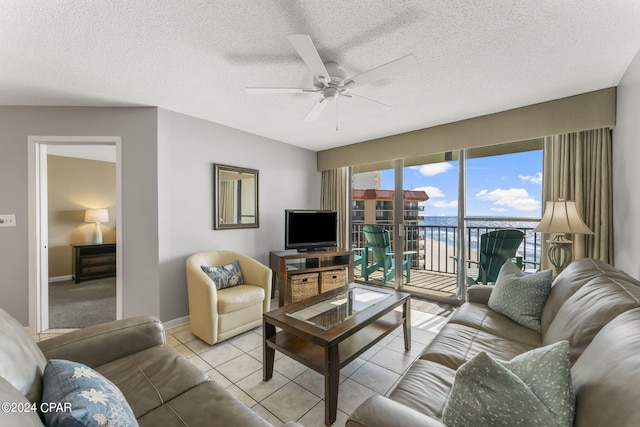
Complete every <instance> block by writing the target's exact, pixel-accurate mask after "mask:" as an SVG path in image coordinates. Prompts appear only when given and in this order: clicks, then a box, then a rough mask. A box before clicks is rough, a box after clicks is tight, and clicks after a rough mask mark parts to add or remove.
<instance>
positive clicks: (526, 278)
mask: <svg viewBox="0 0 640 427" xmlns="http://www.w3.org/2000/svg"><path fill="white" fill-rule="evenodd" d="M552 273H553V272H552V271H551V270H545V271H540V272H538V273H534V274H529V275H525V274H524V273H523V272H522V271H521V270H520V269H519V268H518V267H517V266H516V265H515V264H513V263H511V262H506V263H505V264H504V265H503V266H502V268H501V269H500V273H499V274H498V278H497V279H496V283H495V285H494V287H493V290H492V291H491V296H490V297H489V303H488V305H489V308H490V309H492V310H493V311H496V312H498V313H500V314H504V315H505V316H507V317H508V318H510V319H511V320H513V321H514V322H516V323H519V324H520V325H522V326H524V327H526V328H529V329H533V330H534V331H538V332H542V327H541V325H540V321H541V319H542V311H543V309H544V305H545V304H546V302H547V298H548V297H549V292H551V282H552V277H551V275H552Z"/></svg>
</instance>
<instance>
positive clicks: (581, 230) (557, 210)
mask: <svg viewBox="0 0 640 427" xmlns="http://www.w3.org/2000/svg"><path fill="white" fill-rule="evenodd" d="M533 232H534V233H555V234H556V235H555V237H554V238H553V239H551V240H547V243H548V244H549V250H548V251H547V257H548V258H549V261H550V262H551V264H553V266H554V267H555V273H556V275H558V274H559V273H560V272H561V271H562V270H564V268H565V267H566V266H568V265H569V264H570V263H571V261H572V259H573V253H572V251H571V246H572V244H573V241H572V240H568V239H566V238H565V234H593V231H591V230H590V229H589V227H588V226H587V224H585V223H584V221H582V218H581V217H580V214H579V213H578V209H577V208H576V202H573V201H566V200H562V199H561V200H559V201H557V202H547V203H546V207H545V210H544V215H543V216H542V219H541V220H540V223H539V224H538V226H537V227H536V228H534V229H533Z"/></svg>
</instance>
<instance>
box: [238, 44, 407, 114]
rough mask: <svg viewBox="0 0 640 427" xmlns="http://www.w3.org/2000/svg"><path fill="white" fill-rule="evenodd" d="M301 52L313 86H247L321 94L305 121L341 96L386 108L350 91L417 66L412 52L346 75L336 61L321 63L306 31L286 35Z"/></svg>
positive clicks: (253, 89) (263, 90)
mask: <svg viewBox="0 0 640 427" xmlns="http://www.w3.org/2000/svg"><path fill="white" fill-rule="evenodd" d="M287 39H289V42H290V43H291V44H292V45H293V47H294V48H295V50H296V51H297V52H298V55H300V57H301V58H302V60H303V61H304V63H305V64H306V65H307V67H308V68H309V70H311V72H312V73H313V87H310V88H287V87H247V88H245V90H246V91H247V92H249V93H311V94H319V95H320V98H319V99H318V100H317V101H316V103H315V104H314V105H313V107H312V108H311V110H310V111H309V113H307V115H306V117H305V118H304V120H305V121H312V120H315V119H317V118H318V117H319V116H320V114H321V113H322V111H323V110H324V108H325V107H326V106H327V104H328V103H329V102H331V101H334V100H335V101H336V102H337V100H338V98H339V97H341V96H344V97H346V98H351V97H354V96H355V97H358V98H362V99H365V100H367V101H371V102H375V103H376V104H380V105H383V106H385V107H389V108H390V107H391V106H390V105H387V104H384V103H382V102H379V101H376V100H373V99H371V98H367V97H365V96H362V95H358V94H356V93H353V92H350V89H352V88H354V87H360V86H364V85H366V84H370V83H373V82H376V81H378V80H382V79H385V78H388V77H390V76H392V75H394V74H399V73H403V72H405V71H408V70H410V69H412V68H413V67H415V66H416V65H417V61H416V58H415V57H414V56H413V55H407V56H404V57H402V58H399V59H396V60H394V61H391V62H389V63H387V64H384V65H381V66H379V67H376V68H373V69H371V70H369V71H365V72H363V73H361V74H358V75H356V76H353V77H349V78H347V75H346V73H345V72H344V70H342V69H341V68H340V67H339V66H338V64H336V63H335V62H322V59H321V58H320V54H319V53H318V50H317V49H316V47H315V46H314V44H313V41H311V37H309V36H308V35H306V34H292V35H290V36H287Z"/></svg>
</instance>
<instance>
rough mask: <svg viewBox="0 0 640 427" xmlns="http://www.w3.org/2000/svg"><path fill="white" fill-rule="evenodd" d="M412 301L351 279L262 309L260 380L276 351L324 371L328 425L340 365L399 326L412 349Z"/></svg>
mask: <svg viewBox="0 0 640 427" xmlns="http://www.w3.org/2000/svg"><path fill="white" fill-rule="evenodd" d="M410 301H411V300H410V296H409V294H406V293H401V292H396V291H393V290H388V289H381V288H374V287H370V286H365V285H360V284H355V283H352V284H350V285H348V286H346V287H343V288H339V289H335V290H333V291H330V292H326V293H323V294H321V295H318V296H315V297H313V298H309V299H307V300H304V301H300V302H297V303H294V304H291V305H287V306H284V307H280V308H277V309H275V310H272V311H270V312H268V313H265V314H264V315H263V327H264V334H263V339H264V347H263V351H264V362H263V363H264V366H263V376H264V380H265V381H268V380H270V379H271V377H272V376H273V362H274V359H275V351H276V350H277V351H279V352H281V353H283V354H285V355H286V356H288V357H290V358H292V359H294V360H297V361H298V362H300V363H302V364H304V365H305V366H307V367H309V368H311V369H313V370H314V371H316V372H319V373H321V374H322V375H324V378H325V381H324V397H325V424H326V425H331V424H332V423H333V422H334V421H335V420H336V414H337V406H338V384H339V380H340V369H341V368H343V367H344V366H346V365H347V364H349V363H350V362H351V361H352V360H354V359H355V358H357V357H358V356H360V355H361V354H362V353H364V352H365V351H367V350H368V349H369V348H371V347H372V346H373V345H374V344H375V343H377V342H378V341H380V340H381V339H382V338H384V337H385V336H387V335H388V334H389V333H391V332H392V331H393V330H394V329H396V328H397V327H399V326H401V325H402V327H403V332H404V347H405V349H406V350H410V349H411V327H410V325H411V319H410V313H411V310H410ZM400 306H402V309H401V310H400V309H398V310H396V308H399V307H400ZM276 327H278V328H281V329H282V330H281V331H279V332H277V333H276Z"/></svg>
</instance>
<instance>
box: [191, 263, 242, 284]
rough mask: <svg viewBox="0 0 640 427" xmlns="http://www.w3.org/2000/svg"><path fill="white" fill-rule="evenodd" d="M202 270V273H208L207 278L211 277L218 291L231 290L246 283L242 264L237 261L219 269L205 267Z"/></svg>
mask: <svg viewBox="0 0 640 427" xmlns="http://www.w3.org/2000/svg"><path fill="white" fill-rule="evenodd" d="M201 268H202V271H204V272H205V273H207V276H209V277H211V280H213V283H214V284H215V285H216V289H224V288H230V287H232V286H236V285H242V284H243V283H244V280H243V279H242V272H241V271H240V264H239V263H238V261H237V260H236V261H233V262H231V263H229V264H226V265H221V266H218V267H209V266H206V265H203V266H202V267H201Z"/></svg>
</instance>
